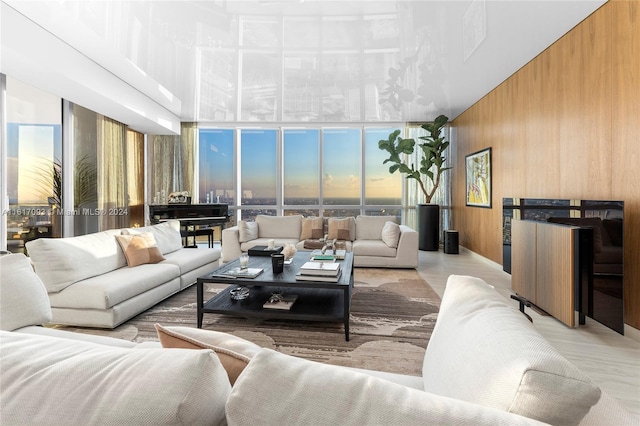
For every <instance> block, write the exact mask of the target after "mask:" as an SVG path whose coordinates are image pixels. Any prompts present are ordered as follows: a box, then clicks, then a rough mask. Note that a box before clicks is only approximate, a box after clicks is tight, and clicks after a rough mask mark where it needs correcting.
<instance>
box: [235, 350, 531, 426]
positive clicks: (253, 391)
mask: <svg viewBox="0 0 640 426" xmlns="http://www.w3.org/2000/svg"><path fill="white" fill-rule="evenodd" d="M256 408H257V409H256ZM226 412H227V422H228V424H229V425H230V426H234V425H341V426H347V425H358V426H361V425H429V424H434V425H435V424H438V425H450V424H456V425H474V426H477V425H492V426H493V425H509V426H511V425H518V424H540V423H538V422H535V421H533V420H530V419H526V418H524V417H520V416H516V415H513V414H509V413H506V412H503V411H499V410H495V409H491V408H486V407H481V406H478V405H474V404H470V403H467V402H464V401H457V400H454V399H450V398H444V397H440V396H437V395H433V394H428V393H425V392H422V391H419V390H416V389H411V388H408V387H405V386H402V385H398V384H396V383H392V382H389V381H387V380H383V379H380V378H377V377H373V376H369V375H366V374H363V373H360V372H356V371H353V370H351V369H349V368H346V367H338V366H334V365H327V364H320V363H316V362H313V361H308V360H305V359H301V358H295V357H292V356H289V355H285V354H281V353H278V352H275V351H272V350H269V349H262V350H261V351H260V352H258V354H257V355H255V356H254V357H253V358H252V360H251V362H249V365H248V366H247V367H246V368H245V370H244V372H243V373H242V374H241V375H240V377H238V381H237V382H236V384H235V386H234V387H233V389H232V391H231V394H230V395H229V399H228V400H227V405H226Z"/></svg>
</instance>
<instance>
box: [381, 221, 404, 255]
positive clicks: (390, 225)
mask: <svg viewBox="0 0 640 426" xmlns="http://www.w3.org/2000/svg"><path fill="white" fill-rule="evenodd" d="M381 237H382V241H384V243H385V244H386V245H388V246H389V247H392V248H396V247H398V241H399V240H400V225H398V224H397V223H395V222H391V221H389V220H388V221H386V222H385V224H384V226H383V227H382V235H381Z"/></svg>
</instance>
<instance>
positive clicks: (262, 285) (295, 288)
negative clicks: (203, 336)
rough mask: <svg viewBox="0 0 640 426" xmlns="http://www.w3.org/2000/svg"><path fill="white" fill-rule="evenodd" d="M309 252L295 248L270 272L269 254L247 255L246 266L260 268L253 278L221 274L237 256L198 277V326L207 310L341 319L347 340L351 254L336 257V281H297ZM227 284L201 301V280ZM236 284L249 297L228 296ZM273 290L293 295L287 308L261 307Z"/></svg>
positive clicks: (252, 315)
mask: <svg viewBox="0 0 640 426" xmlns="http://www.w3.org/2000/svg"><path fill="white" fill-rule="evenodd" d="M310 255H311V252H297V253H296V254H295V255H294V257H293V260H292V262H291V264H290V265H285V267H284V272H282V273H281V274H273V273H272V272H271V258H270V257H267V256H265V257H262V256H251V257H250V260H249V267H250V268H262V269H264V272H262V274H260V275H258V276H257V277H256V278H227V277H224V274H225V273H226V272H227V271H229V270H231V269H233V268H236V267H238V266H239V263H240V262H239V260H238V259H236V260H234V261H232V262H229V263H227V264H225V265H223V266H221V267H220V268H218V269H216V270H215V271H213V272H212V273H210V274H208V275H205V276H203V277H200V278H198V281H197V291H198V296H197V297H198V299H197V304H198V328H202V317H203V316H204V314H207V313H215V314H226V315H233V316H238V317H244V318H263V319H284V320H298V321H320V322H325V321H326V322H342V323H344V335H345V339H346V340H349V315H350V312H351V295H352V292H353V254H352V253H347V254H346V256H345V258H344V260H340V261H338V262H340V268H341V269H342V274H341V275H340V278H339V280H338V282H335V283H334V282H320V281H318V282H316V281H297V280H296V274H297V273H298V272H299V271H300V267H301V266H302V265H303V264H304V263H305V262H307V261H308V260H309V257H310ZM206 283H223V284H230V285H229V286H228V287H227V288H226V289H224V290H223V291H221V292H220V293H218V294H217V295H216V296H214V297H213V298H211V299H210V300H208V301H206V302H205V301H204V284H206ZM238 286H246V287H248V288H249V290H250V292H249V297H248V298H247V299H245V300H242V301H237V300H232V299H231V296H230V294H229V292H230V291H231V290H232V289H233V288H236V287H238ZM274 291H281V292H282V293H283V294H285V295H293V294H295V295H297V296H298V299H297V300H296V301H295V303H294V304H293V306H292V307H291V309H290V310H285V311H283V310H277V309H266V308H263V305H264V303H265V302H266V301H267V300H268V299H269V297H271V293H272V292H274Z"/></svg>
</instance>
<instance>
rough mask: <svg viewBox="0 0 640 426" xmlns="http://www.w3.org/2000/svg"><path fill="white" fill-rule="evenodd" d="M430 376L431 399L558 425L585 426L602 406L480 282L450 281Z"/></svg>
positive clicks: (427, 369)
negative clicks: (458, 401) (452, 400)
mask: <svg viewBox="0 0 640 426" xmlns="http://www.w3.org/2000/svg"><path fill="white" fill-rule="evenodd" d="M422 373H423V380H424V389H425V391H427V392H433V393H436V394H438V395H442V396H447V397H451V398H458V399H462V400H465V401H469V402H474V403H477V404H481V405H485V406H488V407H494V408H498V409H501V410H505V411H509V412H512V413H516V414H520V415H523V416H526V417H531V418H534V419H537V420H540V421H543V422H545V423H550V424H562V425H575V424H578V423H579V422H580V420H581V419H582V418H583V417H584V416H585V415H586V414H587V412H588V411H589V409H590V407H591V406H592V405H594V404H595V403H596V402H597V401H598V399H599V398H600V389H599V388H598V387H597V386H595V385H594V384H593V383H592V382H591V380H590V379H589V378H588V377H587V376H586V375H584V374H583V373H582V372H580V371H579V370H578V369H577V367H575V366H574V365H573V364H571V362H569V361H568V360H567V359H565V358H564V357H563V356H562V355H560V354H559V353H558V352H557V351H556V350H555V348H553V347H552V346H551V344H550V343H548V342H547V341H546V340H545V339H544V338H543V337H542V336H541V335H540V334H539V333H538V332H537V331H536V329H535V328H534V327H533V325H532V324H531V323H530V322H529V320H528V319H526V318H525V316H524V315H522V313H520V312H519V311H518V310H517V309H516V308H515V306H511V305H509V304H508V303H507V301H506V299H505V298H504V297H502V296H501V295H500V294H498V293H497V292H496V291H495V289H493V288H492V287H491V286H489V285H488V284H487V283H485V282H484V281H482V280H481V279H479V278H473V277H465V276H455V275H452V276H450V277H449V279H448V281H447V285H446V288H445V292H444V296H443V298H442V304H441V306H440V312H439V313H438V321H437V322H436V326H435V328H434V330H433V333H432V335H431V338H430V340H429V345H428V347H427V351H426V353H425V357H424V365H423V370H422Z"/></svg>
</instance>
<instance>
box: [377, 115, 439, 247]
mask: <svg viewBox="0 0 640 426" xmlns="http://www.w3.org/2000/svg"><path fill="white" fill-rule="evenodd" d="M448 121H449V118H448V117H446V116H444V115H439V116H438V117H436V119H435V120H434V121H433V123H425V124H423V125H422V126H420V127H422V128H423V129H424V130H426V131H427V133H428V135H426V136H420V137H419V138H418V139H419V140H420V141H416V140H415V139H404V138H402V137H401V136H400V133H401V131H400V130H396V131H394V132H392V133H391V134H390V135H389V139H387V140H385V139H382V140H381V141H379V142H378V147H379V148H380V149H382V150H385V151H387V152H388V153H389V158H387V159H386V160H384V162H383V164H387V163H391V165H390V166H389V173H395V172H396V171H399V172H400V173H403V174H405V175H406V178H407V179H415V180H416V181H418V185H419V186H420V189H421V190H422V192H423V194H424V197H425V202H426V204H418V205H417V210H418V232H419V248H420V250H438V248H439V246H440V206H439V205H438V204H431V199H432V198H433V195H434V194H435V193H436V190H437V189H438V186H439V185H440V179H441V178H442V174H443V173H444V172H445V171H447V170H449V169H450V168H451V167H445V161H446V157H445V155H444V154H445V151H446V149H447V148H448V147H449V141H447V140H446V139H445V137H444V136H443V135H442V128H443V127H444V126H445V125H446V124H447V122H448ZM416 146H417V147H418V148H419V149H420V150H421V151H422V155H421V158H420V164H419V167H416V166H415V165H414V164H413V163H411V164H408V163H407V161H405V159H406V158H407V157H406V155H411V154H413V152H414V151H415V149H416ZM428 182H430V183H431V185H429V187H427V183H428Z"/></svg>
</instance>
